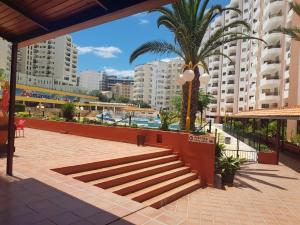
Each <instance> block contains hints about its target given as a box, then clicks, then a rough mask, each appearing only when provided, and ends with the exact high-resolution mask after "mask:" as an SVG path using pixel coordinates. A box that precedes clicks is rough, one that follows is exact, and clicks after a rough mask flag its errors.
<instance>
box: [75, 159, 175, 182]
mask: <svg viewBox="0 0 300 225" xmlns="http://www.w3.org/2000/svg"><path fill="white" fill-rule="evenodd" d="M168 158H170V159H171V158H174V160H176V158H177V156H176V155H175V154H170V155H166V156H160V157H154V158H150V159H145V160H139V161H135V162H130V163H124V164H120V165H116V166H110V167H105V168H100V169H96V170H89V171H85V172H81V173H76V174H72V176H74V175H75V177H79V176H84V175H88V174H93V173H98V172H104V171H109V170H113V169H120V168H123V167H127V166H132V165H138V164H143V163H146V162H151V161H158V160H161V159H168Z"/></svg>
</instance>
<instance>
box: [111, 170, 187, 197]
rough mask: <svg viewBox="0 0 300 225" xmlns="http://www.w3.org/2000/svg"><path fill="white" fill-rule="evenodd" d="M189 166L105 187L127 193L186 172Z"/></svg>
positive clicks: (121, 193)
mask: <svg viewBox="0 0 300 225" xmlns="http://www.w3.org/2000/svg"><path fill="white" fill-rule="evenodd" d="M190 170H191V169H190V168H189V167H186V166H183V167H179V168H176V169H173V170H169V171H166V172H163V173H159V174H154V175H151V176H148V177H143V178H141V179H138V180H134V181H131V182H128V183H125V184H121V185H118V186H115V187H112V188H109V189H107V190H108V191H111V192H114V193H116V194H119V195H127V194H129V193H133V192H135V191H138V190H140V189H143V188H146V187H149V186H151V185H154V184H158V183H160V182H163V181H165V180H168V179H172V178H174V177H177V176H180V175H183V174H187V173H189V172H190Z"/></svg>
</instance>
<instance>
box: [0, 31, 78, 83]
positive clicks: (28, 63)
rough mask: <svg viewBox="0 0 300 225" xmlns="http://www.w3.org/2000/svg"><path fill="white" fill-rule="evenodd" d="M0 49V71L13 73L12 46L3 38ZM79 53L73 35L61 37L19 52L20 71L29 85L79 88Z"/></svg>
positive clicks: (18, 66) (18, 67)
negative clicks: (11, 66) (11, 62)
mask: <svg viewBox="0 0 300 225" xmlns="http://www.w3.org/2000/svg"><path fill="white" fill-rule="evenodd" d="M0 47H1V56H0V68H2V69H4V70H5V71H10V58H11V55H10V54H11V44H10V43H8V42H6V41H4V40H2V39H1V40H0ZM77 54H78V53H77V48H76V46H75V45H74V44H73V43H72V39H71V36H69V35H65V36H61V37H58V38H55V39H51V40H48V41H44V42H41V43H37V44H34V45H30V46H27V47H25V48H22V49H20V50H19V51H18V65H17V71H18V72H20V73H21V74H22V75H20V77H22V79H23V81H24V83H26V84H28V85H33V86H40V87H42V86H45V85H48V86H49V87H51V86H58V85H61V86H76V85H77ZM24 75H26V76H27V78H24Z"/></svg>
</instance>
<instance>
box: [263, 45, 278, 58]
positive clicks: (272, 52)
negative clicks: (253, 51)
mask: <svg viewBox="0 0 300 225" xmlns="http://www.w3.org/2000/svg"><path fill="white" fill-rule="evenodd" d="M280 53H281V45H274V46H268V47H266V48H264V50H263V52H262V59H263V60H267V59H274V58H275V57H277V56H279V55H280Z"/></svg>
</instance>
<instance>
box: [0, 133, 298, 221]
mask: <svg viewBox="0 0 300 225" xmlns="http://www.w3.org/2000/svg"><path fill="white" fill-rule="evenodd" d="M157 150H159V148H154V147H137V146H136V145H132V144H125V143H119V142H112V141H104V140H98V139H91V138H84V137H79V136H73V135H68V134H60V133H54V132H48V131H41V130H34V129H26V137H25V138H17V139H16V152H15V158H14V178H8V177H6V176H5V175H4V172H5V165H6V159H5V158H1V159H0V171H2V172H3V173H2V174H3V175H1V180H0V224H7V225H10V224H18V225H23V224H30V225H31V224H32V225H33V224H39V225H41V224H44V225H48V224H49V225H51V224H52V225H53V224H57V225H68V224H74V225H75V224H77V225H79V224H82V225H92V224H95V225H96V224H172V225H173V224H201V225H202V224H230V225H231V224H272V225H273V224H278V225H279V224H280V225H281V224H300V215H299V205H300V195H299V186H300V176H299V173H298V172H297V171H295V170H292V169H290V168H289V167H287V166H286V165H284V164H280V165H279V166H270V165H260V164H248V165H245V166H244V167H243V169H242V170H241V171H240V172H239V174H238V176H237V177H236V183H235V184H234V186H233V187H226V188H221V187H217V188H204V189H199V190H197V191H195V192H193V193H191V194H189V195H187V196H185V197H182V198H180V199H179V200H177V201H175V202H173V203H171V204H169V205H167V206H165V207H163V208H161V209H160V210H156V209H152V208H150V207H145V206H144V205H143V204H141V203H137V202H135V201H132V200H130V199H129V198H126V197H122V196H119V195H116V194H113V193H111V192H109V191H105V190H103V189H101V188H98V187H94V186H91V185H89V184H86V183H82V182H80V181H77V180H75V179H73V178H72V177H68V176H64V175H61V174H58V173H56V172H53V171H51V170H50V169H53V168H57V167H62V166H68V165H74V164H82V163H88V162H94V161H99V160H104V159H112V158H117V157H122V156H123V157H124V156H129V155H136V154H140V153H142V152H151V151H157ZM281 158H282V161H284V162H285V164H289V163H290V162H291V163H293V165H294V168H295V165H296V166H297V165H299V162H297V161H292V159H291V158H289V157H287V156H282V157H281ZM13 181H14V182H13Z"/></svg>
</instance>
